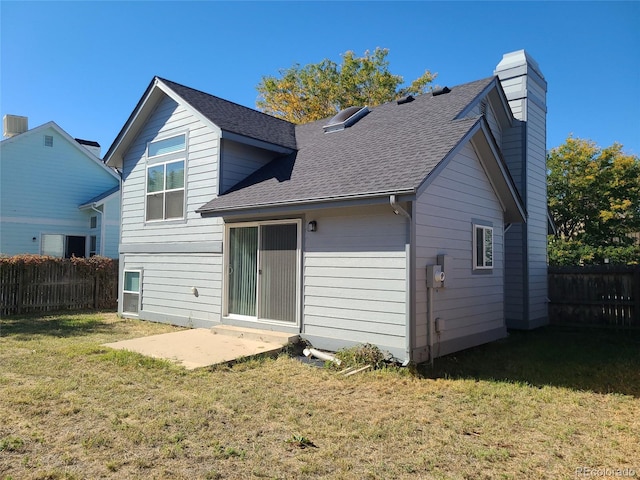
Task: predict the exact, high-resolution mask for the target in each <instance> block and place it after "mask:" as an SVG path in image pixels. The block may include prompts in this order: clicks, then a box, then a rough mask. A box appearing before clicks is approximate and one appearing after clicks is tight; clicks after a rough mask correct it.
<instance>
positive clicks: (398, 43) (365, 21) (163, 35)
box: [0, 0, 640, 155]
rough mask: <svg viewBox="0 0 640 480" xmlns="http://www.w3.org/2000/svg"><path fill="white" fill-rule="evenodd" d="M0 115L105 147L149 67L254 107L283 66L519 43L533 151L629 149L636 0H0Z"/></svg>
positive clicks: (415, 72)
mask: <svg viewBox="0 0 640 480" xmlns="http://www.w3.org/2000/svg"><path fill="white" fill-rule="evenodd" d="M0 22H1V23H0V54H1V56H0V114H1V115H2V116H4V115H5V114H7V113H9V114H15V115H24V116H27V117H29V127H30V128H33V127H36V126H38V125H41V124H43V123H46V122H48V121H50V120H53V121H55V122H56V123H58V125H60V126H61V127H62V128H63V129H64V130H66V131H67V132H68V133H69V134H71V135H72V136H74V137H79V138H84V139H88V140H96V141H98V142H99V143H100V144H101V145H102V151H103V153H104V152H106V150H107V149H108V147H109V146H110V145H111V143H112V142H113V140H114V139H115V137H116V135H117V134H118V132H119V131H120V129H121V128H122V126H123V124H124V122H125V121H126V120H127V118H128V116H129V114H130V113H131V111H132V110H133V108H134V107H135V105H136V103H137V102H138V100H139V99H140V96H141V95H142V93H143V92H144V90H145V89H146V87H147V85H148V84H149V82H150V81H151V79H152V78H153V76H154V75H159V76H162V77H165V78H167V79H169V80H173V81H175V82H178V83H182V84H185V85H187V86H190V87H193V88H197V89H199V90H203V91H205V92H208V93H211V94H213V95H217V96H219V97H222V98H225V99H228V100H231V101H234V102H237V103H239V104H242V105H246V106H249V107H255V102H256V97H257V93H256V89H255V87H256V85H257V84H258V83H259V82H260V79H261V77H262V76H264V75H277V73H278V70H279V69H281V68H287V67H290V66H291V65H292V64H294V63H299V64H301V65H304V64H307V63H316V62H319V61H320V60H322V59H324V58H330V59H332V60H334V61H337V62H339V61H340V54H341V53H344V52H345V51H347V50H353V51H354V52H356V53H357V54H362V53H364V51H365V50H367V49H368V50H373V49H374V48H376V47H384V48H388V49H389V50H390V53H389V56H388V60H389V62H390V70H391V71H392V72H393V73H395V74H399V75H402V76H403V77H404V78H405V80H406V81H407V82H409V81H411V80H413V79H414V78H416V77H417V76H419V75H420V74H422V73H423V72H424V70H426V69H428V70H431V71H432V72H437V73H438V77H437V79H436V82H435V83H436V84H438V85H440V86H445V85H446V86H453V85H457V84H460V83H465V82H468V81H472V80H476V79H479V78H484V77H488V76H490V75H492V74H493V70H494V68H495V66H496V65H497V64H498V62H499V61H500V59H501V58H502V54H503V53H507V52H511V51H514V50H520V49H523V48H524V49H526V50H527V51H528V52H529V54H530V55H531V56H532V57H533V58H534V59H535V60H536V61H537V62H538V64H539V65H540V68H541V70H542V72H543V74H544V76H545V78H546V80H547V82H548V89H549V91H548V97H547V104H548V123H547V148H552V147H555V146H557V145H559V144H561V143H562V142H563V141H564V140H565V139H566V138H567V136H568V135H569V134H573V135H574V136H576V137H580V138H588V139H591V140H593V141H595V142H596V143H597V144H599V145H600V146H608V145H611V144H612V143H613V142H619V143H622V144H623V145H624V150H625V151H626V152H628V153H632V154H635V155H640V28H639V27H638V25H640V2H637V1H634V2H575V1H574V2H364V1H361V2H213V1H210V2H208V1H198V2H152V1H137V2H135V1H128V2H116V1H113V2H78V1H75V2H57V1H46V2H31V1H20V2H14V1H6V0H1V1H0Z"/></svg>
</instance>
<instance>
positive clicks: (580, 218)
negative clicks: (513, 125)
mask: <svg viewBox="0 0 640 480" xmlns="http://www.w3.org/2000/svg"><path fill="white" fill-rule="evenodd" d="M547 171H548V176H547V181H548V195H549V209H550V211H551V215H552V217H553V220H554V222H555V224H556V228H557V235H556V236H555V237H551V238H550V239H549V258H550V262H551V263H555V264H575V263H602V262H603V261H604V259H605V258H608V259H609V260H610V261H611V262H615V263H638V262H639V261H640V247H638V246H637V245H634V242H635V240H634V238H632V237H631V236H630V234H633V233H635V232H640V159H639V158H638V157H637V156H634V155H628V154H625V153H624V152H623V151H622V145H620V144H618V143H614V144H613V145H611V146H610V147H607V148H600V147H598V146H597V145H596V144H595V143H594V142H592V141H590V140H584V139H579V138H573V137H571V136H570V137H569V138H567V140H566V141H565V143H563V144H562V145H560V146H559V147H556V148H554V149H552V150H551V152H550V153H549V154H548V156H547Z"/></svg>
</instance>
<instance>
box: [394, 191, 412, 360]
mask: <svg viewBox="0 0 640 480" xmlns="http://www.w3.org/2000/svg"><path fill="white" fill-rule="evenodd" d="M389 204H390V205H391V208H392V209H393V213H395V214H396V215H402V216H403V217H405V218H407V219H408V220H409V234H408V237H409V240H408V242H407V248H406V249H405V256H406V259H407V261H406V272H407V273H406V278H407V287H406V288H407V295H406V321H405V359H404V362H403V363H402V366H404V367H406V366H407V365H409V364H410V363H411V361H412V359H413V358H412V342H413V319H412V315H411V312H412V310H413V294H412V284H413V282H412V274H413V262H412V252H413V242H412V238H413V219H412V218H411V215H410V214H409V212H407V211H406V210H405V209H404V208H402V207H401V206H400V205H399V204H398V201H397V198H396V196H395V195H390V196H389Z"/></svg>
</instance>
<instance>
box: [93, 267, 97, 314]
mask: <svg viewBox="0 0 640 480" xmlns="http://www.w3.org/2000/svg"><path fill="white" fill-rule="evenodd" d="M93 309H94V310H98V274H97V273H96V272H93Z"/></svg>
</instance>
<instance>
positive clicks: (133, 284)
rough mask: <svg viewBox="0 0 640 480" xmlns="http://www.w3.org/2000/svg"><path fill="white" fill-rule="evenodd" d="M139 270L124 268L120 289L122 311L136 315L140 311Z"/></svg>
mask: <svg viewBox="0 0 640 480" xmlns="http://www.w3.org/2000/svg"><path fill="white" fill-rule="evenodd" d="M141 276H142V275H141V271H140V270H125V272H124V286H123V289H122V313H129V314H133V315H138V312H139V311H140V277H141Z"/></svg>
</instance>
